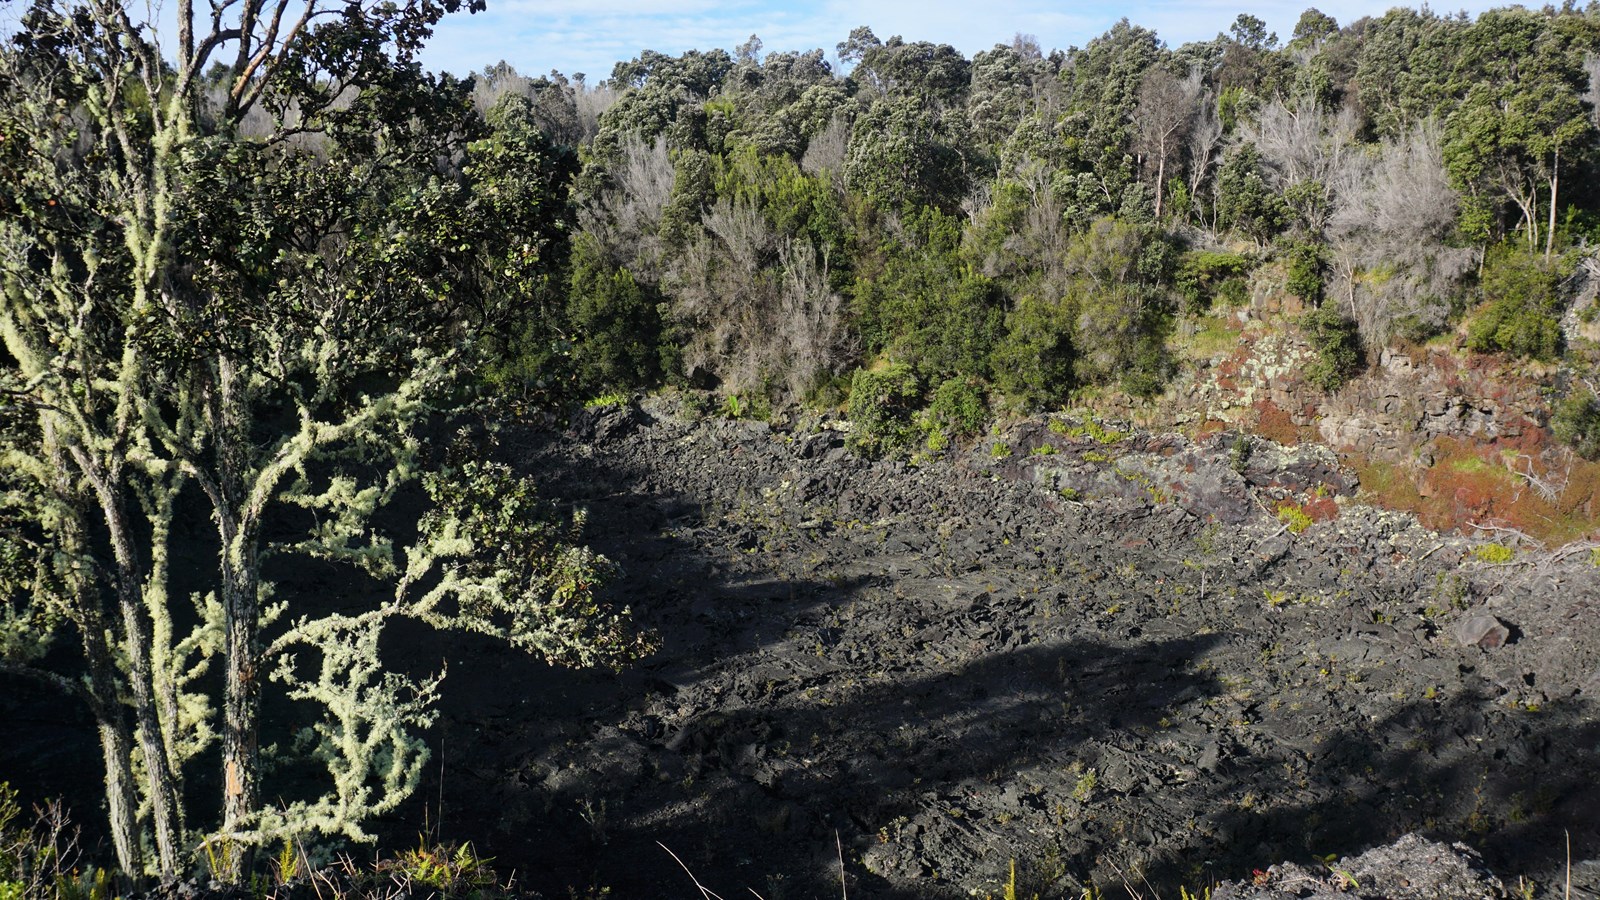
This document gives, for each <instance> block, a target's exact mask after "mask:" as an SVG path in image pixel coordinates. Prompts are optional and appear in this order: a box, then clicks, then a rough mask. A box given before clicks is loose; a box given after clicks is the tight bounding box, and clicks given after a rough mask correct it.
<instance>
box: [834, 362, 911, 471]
mask: <svg viewBox="0 0 1600 900" xmlns="http://www.w3.org/2000/svg"><path fill="white" fill-rule="evenodd" d="M920 396H921V391H920V389H919V387H918V385H917V376H916V373H914V372H912V371H911V367H910V366H908V365H906V364H905V363H901V362H895V363H890V364H889V365H887V366H885V367H883V368H882V369H879V370H877V371H870V370H867V369H861V370H859V371H857V372H856V374H855V377H854V378H852V379H851V380H850V406H849V409H850V423H851V430H850V438H849V441H848V443H849V445H850V447H851V448H852V449H854V450H855V451H856V452H857V453H861V454H863V455H865V456H883V455H885V454H887V453H891V452H894V451H896V450H900V449H902V448H904V447H907V446H910V444H911V441H912V438H913V437H914V436H915V433H916V429H915V428H914V426H913V425H912V421H911V415H912V412H913V411H915V409H916V408H917V399H918V398H919V397H920Z"/></svg>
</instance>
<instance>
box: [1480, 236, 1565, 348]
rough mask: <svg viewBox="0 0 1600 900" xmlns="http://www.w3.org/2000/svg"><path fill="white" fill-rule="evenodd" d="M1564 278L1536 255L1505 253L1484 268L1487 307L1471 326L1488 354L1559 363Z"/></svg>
mask: <svg viewBox="0 0 1600 900" xmlns="http://www.w3.org/2000/svg"><path fill="white" fill-rule="evenodd" d="M1559 285H1560V277H1559V275H1558V274H1557V273H1556V271H1555V269H1554V268H1553V267H1552V266H1549V265H1547V264H1545V263H1543V262H1542V261H1540V260H1538V259H1535V258H1534V257H1533V256H1532V254H1529V253H1524V252H1518V251H1516V250H1514V249H1510V248H1501V249H1499V250H1498V251H1496V252H1495V253H1492V254H1490V257H1489V259H1488V260H1486V261H1485V263H1484V271H1483V280H1482V288H1483V297H1484V301H1485V302H1484V305H1483V306H1482V307H1481V308H1480V309H1479V310H1478V311H1477V312H1476V313H1475V314H1474V315H1473V317H1472V321H1471V322H1470V323H1469V324H1468V326H1467V346H1468V347H1470V348H1472V349H1473V350H1477V351H1480V352H1483V353H1507V354H1510V355H1512V356H1519V357H1527V358H1530V359H1544V360H1548V359H1554V358H1555V357H1556V356H1557V355H1559V354H1560V352H1561V347H1562V335H1561V321H1560V315H1561V301H1560V295H1559V293H1558V288H1559Z"/></svg>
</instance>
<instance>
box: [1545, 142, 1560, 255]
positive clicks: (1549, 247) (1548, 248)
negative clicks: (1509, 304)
mask: <svg viewBox="0 0 1600 900" xmlns="http://www.w3.org/2000/svg"><path fill="white" fill-rule="evenodd" d="M1560 184H1561V151H1560V150H1557V151H1556V156H1555V163H1554V165H1552V166H1551V167H1550V227H1549V228H1547V229H1545V232H1544V258H1545V261H1546V262H1548V261H1549V260H1550V255H1551V254H1552V253H1554V252H1555V248H1556V189H1557V188H1558V187H1559V186H1560Z"/></svg>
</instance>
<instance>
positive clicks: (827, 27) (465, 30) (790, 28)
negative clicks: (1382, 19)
mask: <svg viewBox="0 0 1600 900" xmlns="http://www.w3.org/2000/svg"><path fill="white" fill-rule="evenodd" d="M488 3H489V11H488V12H486V13H481V14H479V15H476V16H464V15H463V16H456V17H453V18H450V19H447V20H446V21H445V22H444V23H443V24H442V25H441V26H440V27H439V29H438V31H437V33H436V34H435V36H434V39H433V41H432V43H431V44H430V45H429V49H428V52H427V55H426V57H425V62H426V64H427V65H428V67H429V68H434V69H443V70H447V71H451V72H455V73H456V74H458V75H464V74H466V73H467V72H469V71H475V70H477V69H481V68H483V67H484V66H486V65H489V64H492V63H495V62H497V61H499V60H502V59H504V60H505V61H507V62H509V63H511V64H512V65H513V66H515V67H516V68H517V70H518V71H519V72H522V73H523V74H525V75H542V74H545V73H547V72H549V71H550V70H551V69H557V70H559V71H561V72H565V73H567V74H572V73H574V72H584V73H586V74H587V75H588V76H589V80H590V82H591V83H592V82H595V81H599V80H600V79H601V78H604V77H606V76H607V75H609V74H610V73H611V66H612V64H613V63H615V62H617V61H618V60H624V59H632V58H633V57H635V56H637V55H638V54H639V52H640V51H641V50H644V49H650V50H658V51H660V52H663V53H671V54H674V55H676V54H678V53H682V52H683V51H685V50H689V49H698V50H709V49H712V48H714V47H722V48H724V49H729V50H731V49H732V48H733V47H735V46H738V45H739V44H740V43H742V42H743V41H744V40H745V39H746V38H748V37H749V36H750V35H752V34H755V35H759V36H760V37H761V40H762V42H763V44H764V45H765V49H766V50H768V51H773V50H810V49H812V48H816V47H821V48H823V49H824V50H826V51H827V53H828V58H829V59H830V60H832V59H833V49H834V45H836V44H837V43H839V42H840V41H842V40H844V39H845V37H846V36H848V35H849V33H850V30H851V29H852V28H854V27H856V26H858V25H869V26H871V28H872V30H873V32H874V33H876V34H877V35H878V37H880V38H887V37H889V36H890V35H892V34H900V35H903V36H904V37H905V38H906V39H907V40H926V41H934V42H938V43H947V44H951V45H952V46H954V47H955V48H956V49H958V50H960V51H962V52H963V53H965V54H967V55H968V56H971V55H972V54H973V53H976V52H977V51H979V50H984V49H987V48H989V47H992V46H994V44H996V43H1004V42H1009V41H1010V40H1011V37H1012V35H1014V34H1016V33H1017V32H1019V31H1020V32H1022V33H1024V34H1032V35H1035V36H1037V37H1038V38H1039V43H1040V45H1042V46H1043V47H1044V48H1045V49H1046V50H1049V49H1051V48H1057V47H1059V48H1063V49H1064V48H1066V47H1070V46H1082V45H1083V44H1085V43H1087V42H1088V41H1089V40H1091V39H1092V38H1094V37H1095V36H1096V35H1098V34H1101V33H1103V32H1104V31H1105V30H1106V29H1107V28H1108V27H1110V26H1111V25H1112V24H1113V23H1114V22H1116V21H1117V20H1118V19H1120V18H1122V17H1124V16H1126V17H1127V18H1128V19H1130V20H1131V21H1132V22H1134V23H1135V24H1137V25H1143V26H1145V27H1147V28H1154V29H1155V30H1156V32H1157V33H1158V34H1159V35H1160V36H1161V37H1162V38H1163V39H1164V40H1166V41H1167V43H1168V44H1169V45H1170V46H1174V47H1176V46H1177V45H1179V44H1181V43H1183V42H1185V41H1191V40H1203V39H1206V38H1210V37H1214V36H1215V35H1216V33H1217V32H1218V31H1221V30H1225V29H1226V28H1227V26H1228V25H1229V24H1230V23H1232V22H1233V19H1234V17H1235V16H1237V15H1238V14H1239V13H1241V12H1248V13H1251V14H1252V15H1256V16H1259V17H1261V18H1262V19H1265V20H1266V22H1267V24H1268V25H1269V26H1270V27H1271V28H1273V29H1274V30H1276V31H1277V32H1278V34H1279V36H1280V37H1283V38H1284V39H1287V38H1288V35H1289V32H1290V31H1292V30H1293V28H1294V23H1295V21H1296V20H1297V19H1298V18H1299V17H1300V13H1301V12H1302V11H1303V10H1304V9H1305V8H1306V7H1307V6H1310V5H1315V6H1316V7H1317V8H1318V9H1320V10H1322V11H1323V12H1325V13H1327V14H1328V15H1331V16H1333V17H1334V18H1335V19H1337V20H1338V21H1339V23H1340V24H1341V25H1343V24H1345V23H1347V22H1350V21H1352V20H1354V19H1358V18H1360V17H1361V16H1364V15H1381V14H1382V13H1383V12H1385V11H1386V10H1388V9H1389V8H1390V7H1391V6H1393V5H1395V4H1393V3H1390V2H1384V0H1325V2H1318V0H1277V2H1273V0H1127V2H1124V3H1113V2H1107V0H1094V2H1083V3H1066V2H1060V0H1056V2H1048V0H803V2H789V3H784V2H774V0H722V2H718V0H488ZM1497 5H1507V4H1505V3H1490V2H1483V0H1474V2H1473V4H1472V5H1469V6H1467V7H1465V8H1466V10H1467V11H1468V12H1472V13H1476V12H1479V11H1481V10H1483V9H1487V8H1489V7H1491V6H1497ZM1456 9H1457V7H1447V8H1446V7H1441V8H1440V9H1439V11H1440V12H1444V11H1450V12H1454V11H1455V10H1456Z"/></svg>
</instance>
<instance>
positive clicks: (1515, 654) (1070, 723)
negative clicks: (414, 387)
mask: <svg viewBox="0 0 1600 900" xmlns="http://www.w3.org/2000/svg"><path fill="white" fill-rule="evenodd" d="M997 443H998V444H1000V445H1001V446H1000V448H999V449H998V450H997V449H996V448H995V444H997ZM1043 446H1048V447H1050V448H1051V449H1049V450H1039V449H1037V448H1039V447H1043ZM505 449H507V450H508V451H509V452H510V453H512V455H514V456H515V457H516V458H517V459H518V460H519V461H520V462H522V463H523V464H524V465H525V466H526V467H527V468H528V470H529V471H533V472H535V473H538V474H539V475H540V477H541V480H542V482H543V484H544V486H545V487H544V489H545V491H546V493H547V494H548V495H551V496H555V497H560V498H562V499H563V500H564V501H570V502H572V503H574V504H577V505H581V506H585V507H587V508H588V509H589V511H590V516H591V518H590V524H591V534H592V538H593V540H594V541H595V543H596V544H597V546H598V547H599V548H600V549H602V550H603V551H604V552H606V553H607V554H608V555H610V556H611V557H612V558H614V559H615V560H617V561H618V562H619V563H621V564H622V566H623V567H624V569H625V572H626V576H625V578H624V579H623V580H622V582H621V583H620V584H618V585H617V586H616V591H617V592H618V593H617V596H619V597H620V598H621V599H622V600H623V601H625V602H626V603H628V604H630V605H631V606H632V607H633V609H634V610H635V612H636V614H637V615H638V617H639V618H640V620H641V621H642V622H643V623H644V624H645V625H647V626H648V627H650V628H651V629H653V630H655V631H656V632H657V633H658V635H659V637H660V641H661V649H660V651H659V652H658V653H657V654H655V655H654V656H652V657H651V658H650V659H648V660H646V661H645V662H644V663H643V664H642V665H641V666H639V667H637V668H635V669H633V670H630V671H627V672H624V673H622V674H621V675H620V676H615V677H613V676H609V675H604V674H595V673H569V672H553V671H549V670H545V669H541V668H538V667H532V666H529V665H528V664H526V663H525V662H523V661H521V660H519V659H517V658H515V657H514V656H512V655H510V654H508V653H505V652H503V651H499V650H495V649H490V648H476V647H475V648H474V653H473V654H472V655H471V657H470V658H469V659H468V660H466V661H465V662H462V663H453V664H452V669H451V673H450V678H449V679H448V680H447V683H446V689H447V691H449V692H452V696H451V697H450V698H449V699H448V700H447V703H446V705H445V709H446V710H447V711H453V712H452V713H451V718H450V720H448V721H447V722H445V727H444V729H443V732H442V733H443V734H444V735H445V736H446V737H445V740H446V742H447V743H446V746H445V749H444V754H443V757H444V763H443V765H444V768H445V770H446V771H447V773H448V774H447V775H446V788H445V790H444V791H443V793H444V795H445V800H444V817H445V822H446V825H447V826H449V825H450V823H452V822H454V823H456V830H461V831H466V832H468V833H467V834H464V835H463V836H470V837H476V838H477V839H478V840H479V841H480V846H482V847H484V848H485V850H486V852H489V853H492V854H493V855H495V856H497V857H499V859H500V860H501V862H502V864H506V863H509V864H513V865H516V866H517V868H518V869H519V872H520V877H521V880H522V882H523V883H524V884H526V885H529V886H530V887H534V888H537V889H538V890H540V891H542V892H544V893H545V894H546V895H548V896H565V895H566V893H567V890H568V889H569V888H570V889H577V890H580V891H581V890H584V889H587V888H589V887H591V886H594V885H601V884H603V885H609V886H611V887H612V888H613V892H614V895H615V896H619V897H657V896H668V895H672V896H689V895H691V893H692V892H693V886H692V885H691V884H690V883H689V881H688V878H687V876H686V875H685V874H684V873H683V872H682V870H681V869H679V868H678V865H677V863H675V862H673V860H672V859H671V857H669V856H668V855H667V854H666V853H665V852H663V851H662V849H661V848H660V847H659V846H657V842H658V841H659V842H660V843H661V844H664V845H666V846H668V847H670V848H672V850H673V851H674V852H676V853H677V854H678V855H679V856H680V857H682V858H683V860H684V862H685V863H687V864H688V865H689V867H690V868H692V869H693V870H694V871H695V874H696V875H697V876H698V877H699V879H700V880H701V881H702V882H703V883H705V884H706V885H707V886H708V887H710V888H712V889H713V890H716V891H717V892H719V893H721V894H722V895H723V896H727V897H732V896H736V895H741V894H744V893H746V892H747V891H746V889H747V888H754V889H755V890H757V891H759V892H760V893H761V895H762V896H764V897H767V898H769V900H778V898H779V897H790V898H805V897H835V896H838V895H839V885H838V878H839V874H838V866H839V861H838V859H837V858H836V857H837V851H836V849H835V846H836V845H835V840H836V835H837V840H838V841H839V842H840V843H841V844H842V847H843V855H844V863H845V870H846V873H847V876H846V877H847V878H848V879H849V881H850V882H851V889H850V895H851V896H852V897H908V898H909V897H946V896H947V897H957V896H962V897H964V896H970V895H972V893H973V892H977V894H978V895H979V896H981V895H982V894H983V893H984V892H985V891H993V892H998V885H999V884H1000V883H1001V882H1002V881H1003V880H1004V878H1005V877H1006V875H1007V870H1008V867H1009V865H1008V864H1009V861H1011V860H1015V861H1016V862H1017V866H1018V877H1019V881H1020V882H1021V885H1022V887H1023V888H1025V890H1024V891H1023V894H1024V895H1026V894H1027V893H1030V892H1038V893H1040V894H1042V895H1043V896H1047V897H1049V896H1071V897H1074V898H1076V897H1077V896H1078V893H1079V892H1081V890H1082V887H1083V886H1084V885H1086V884H1090V883H1094V884H1098V885H1102V886H1106V887H1109V888H1112V889H1114V890H1120V889H1121V886H1122V885H1128V886H1131V887H1133V888H1136V889H1138V890H1139V891H1141V892H1142V893H1143V894H1144V895H1145V896H1164V897H1175V896H1177V895H1178V887H1179V886H1187V887H1188V888H1190V889H1195V888H1198V887H1200V886H1202V885H1207V884H1212V883H1215V882H1219V881H1227V880H1231V879H1239V878H1246V879H1248V878H1249V875H1250V872H1251V871H1252V870H1254V869H1266V868H1267V867H1268V866H1269V865H1271V864H1274V863H1277V862H1279V861H1281V860H1288V861H1291V862H1293V863H1296V864H1300V865H1303V866H1315V865H1317V863H1316V861H1317V860H1321V859H1324V858H1327V857H1330V856H1334V857H1337V856H1345V855H1353V854H1356V853H1360V852H1361V851H1363V850H1366V849H1368V848H1370V847H1373V846H1376V845H1379V844H1383V843H1385V842H1388V841H1391V840H1393V839H1395V838H1396V837H1398V836H1400V835H1402V834H1404V833H1406V832H1409V831H1421V832H1424V833H1426V834H1428V835H1430V836H1431V837H1436V838H1441V839H1444V840H1446V841H1458V840H1459V841H1466V842H1468V843H1470V844H1471V845H1472V846H1475V847H1477V848H1479V849H1480V850H1482V851H1483V853H1484V854H1485V857H1486V859H1487V860H1488V862H1489V864H1490V865H1491V866H1493V867H1494V868H1495V870H1496V871H1498V872H1500V873H1501V875H1502V877H1506V876H1507V875H1509V876H1510V878H1509V880H1510V881H1511V882H1512V883H1514V882H1515V880H1516V876H1519V875H1524V874H1526V875H1529V876H1531V877H1532V878H1534V879H1536V880H1538V881H1539V882H1540V883H1542V884H1549V883H1551V881H1552V879H1553V877H1554V873H1555V872H1556V871H1557V869H1558V868H1559V867H1560V865H1561V864H1563V863H1564V862H1565V855H1564V854H1565V850H1564V844H1563V838H1562V834H1563V832H1564V831H1570V832H1571V835H1572V841H1573V848H1574V853H1575V855H1576V857H1575V858H1576V859H1579V860H1582V859H1587V858H1592V857H1596V856H1600V821H1597V820H1600V780H1597V776H1600V754H1597V753H1596V746H1597V743H1600V724H1597V721H1600V720H1597V716H1596V709H1595V707H1594V705H1593V698H1594V695H1595V693H1596V692H1600V635H1597V633H1596V632H1597V628H1596V622H1597V621H1600V620H1597V617H1596V614H1597V609H1600V588H1597V582H1600V578H1597V577H1596V575H1597V572H1600V570H1596V569H1595V568H1594V566H1593V564H1592V563H1591V562H1590V560H1589V559H1588V558H1587V555H1586V554H1584V555H1579V554H1568V555H1566V556H1564V557H1558V558H1551V557H1544V558H1540V559H1533V558H1526V557H1524V558H1520V559H1518V560H1515V561H1513V563H1512V564H1509V565H1503V566H1488V565H1484V564H1481V563H1477V562H1473V561H1472V558H1471V557H1470V555H1469V554H1468V553H1467V545H1466V543H1465V542H1463V541H1461V540H1459V539H1454V538H1445V537H1440V536H1438V535H1435V534H1433V533H1430V532H1427V531H1424V530H1422V529H1420V528H1417V527H1416V526H1415V525H1414V524H1413V523H1411V522H1410V520H1409V519H1406V518H1404V517H1401V516H1396V515H1393V514H1384V513H1379V512H1375V511H1371V510H1365V509H1361V508H1359V507H1356V506H1354V505H1353V504H1351V503H1350V502H1348V499H1347V497H1348V495H1349V494H1350V492H1351V491H1352V489H1353V487H1354V484H1353V481H1351V480H1350V479H1349V478H1348V476H1347V475H1346V474H1345V473H1343V472H1341V471H1340V470H1339V469H1338V466H1337V464H1336V463H1334V462H1333V460H1332V458H1331V457H1328V456H1324V455H1321V454H1318V453H1316V452H1314V451H1286V450H1283V449H1282V448H1278V447H1275V446H1271V445H1261V444H1258V445H1252V446H1250V447H1249V448H1247V449H1248V452H1247V453H1246V452H1245V451H1242V450H1241V449H1240V446H1239V443H1238V442H1237V441H1236V440H1232V439H1216V440H1215V443H1213V444H1211V445H1207V446H1199V447H1196V446H1192V445H1190V444H1188V443H1186V442H1184V441H1182V440H1181V439H1179V438H1175V437H1164V436H1149V435H1126V436H1122V435H1116V434H1107V433H1106V432H1105V431H1104V430H1100V429H1095V428H1088V429H1086V428H1083V427H1080V426H1076V425H1073V424H1072V423H1064V424H1063V423H1061V422H1058V423H1057V424H1055V425H1052V426H1047V424H1046V423H1044V422H1042V421H1039V422H1031V423H1023V424H1021V425H1018V426H1016V427H1014V428H1013V429H1012V430H1011V431H1009V432H1007V433H1006V434H1002V435H999V436H996V437H992V438H990V439H989V440H986V441H985V442H982V443H980V444H979V445H977V446H975V447H972V448H970V450H968V451H966V452H964V453H963V454H960V455H958V456H957V457H956V458H954V459H953V460H948V461H939V462H932V463H928V464H925V465H919V466H911V465H907V464H905V463H902V462H868V461H864V460H861V459H858V458H856V457H854V456H852V455H850V454H849V453H847V452H846V451H845V450H844V448H843V439H842V435H841V434H840V433H839V432H837V431H835V430H830V429H829V428H825V427H820V428H819V427H812V428H797V429H796V430H794V431H792V432H785V431H774V430H772V429H770V428H769V427H768V426H766V425H764V424H759V423H748V422H736V421H723V420H704V421H697V420H694V419H693V418H692V417H689V416H686V415H684V414H683V413H681V412H680V411H679V410H678V409H677V408H676V407H674V406H673V405H672V404H671V403H670V401H649V402H648V403H647V404H646V406H645V407H644V408H639V407H626V408H614V409H610V410H600V411H591V412H589V413H587V414H585V415H584V416H582V417H580V419H579V420H578V421H577V422H576V423H574V426H573V428H572V430H571V431H570V432H569V433H566V434H560V433H554V432H549V433H536V434H530V435H526V436H524V437H523V438H520V439H519V443H518V445H517V446H514V447H513V446H510V444H509V443H508V445H507V447H506V448H505ZM1283 502H1295V503H1297V504H1300V505H1303V506H1304V507H1305V508H1307V509H1311V510H1312V511H1313V512H1316V511H1317V510H1319V509H1320V510H1321V512H1320V513H1318V514H1317V515H1315V516H1313V517H1312V518H1314V519H1318V520H1320V521H1315V522H1314V523H1313V524H1311V525H1310V527H1309V528H1307V529H1306V530H1304V531H1303V532H1299V533H1297V532H1296V531H1295V530H1292V529H1291V528H1289V527H1288V526H1287V524H1286V523H1285V522H1280V521H1279V519H1278V518H1277V517H1276V516H1275V515H1274V514H1273V513H1274V511H1275V510H1276V509H1277V507H1278V505H1279V504H1281V503H1283ZM1317 504H1322V505H1321V506H1317ZM1302 524H1303V523H1302ZM1473 616H1489V617H1492V619H1493V621H1494V622H1495V623H1496V624H1497V625H1498V626H1500V627H1502V628H1503V630H1504V635H1503V636H1502V638H1503V641H1502V643H1501V644H1500V645H1498V646H1493V645H1494V644H1495V641H1492V640H1487V639H1484V640H1482V641H1481V642H1480V641H1463V639H1462V636H1461V634H1460V633H1459V632H1460V631H1461V628H1460V627H1459V626H1461V623H1463V622H1464V621H1465V620H1467V619H1469V618H1471V617H1473ZM1490 628H1491V630H1492V628H1493V626H1490ZM1469 630H1470V629H1469ZM1491 646H1492V649H1486V648H1490V647H1491ZM458 733H460V734H465V735H468V736H469V739H467V740H462V739H461V738H458V737H455V736H454V735H456V734H458ZM1319 871H1321V872H1323V873H1324V874H1326V872H1327V871H1328V870H1327V869H1326V868H1322V869H1319ZM1358 877H1359V876H1358ZM1580 887H1581V886H1580ZM1241 896H1242V895H1241ZM1249 896H1256V895H1249ZM1261 896H1266V895H1261ZM1274 896H1276V895H1274Z"/></svg>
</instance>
